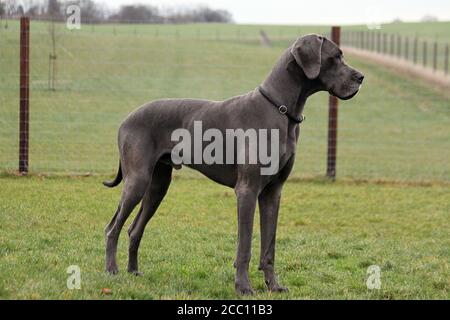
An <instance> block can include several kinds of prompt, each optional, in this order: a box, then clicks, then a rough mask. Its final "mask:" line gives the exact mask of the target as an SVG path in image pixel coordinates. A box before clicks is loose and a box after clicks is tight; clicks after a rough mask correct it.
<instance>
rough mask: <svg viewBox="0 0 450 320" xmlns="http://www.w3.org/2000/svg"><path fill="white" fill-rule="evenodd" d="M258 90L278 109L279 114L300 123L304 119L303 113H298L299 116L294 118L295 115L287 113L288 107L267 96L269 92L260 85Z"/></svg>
mask: <svg viewBox="0 0 450 320" xmlns="http://www.w3.org/2000/svg"><path fill="white" fill-rule="evenodd" d="M258 90H259V92H260V93H261V94H262V96H263V97H264V98H266V100H267V101H269V102H270V103H271V104H272V105H273V106H274V107H275V108H277V109H278V111H279V112H280V113H281V114H284V115H285V116H286V117H288V118H289V120H291V121H294V122H295V123H302V122H303V120H305V116H304V115H300V118H296V117H294V116H292V115H290V114H289V113H288V111H289V110H288V107H286V106H285V105H284V104H281V105H280V104H278V103H276V102H275V101H274V100H273V99H272V98H271V97H270V96H269V94H268V93H267V92H266V91H264V89H263V88H262V87H258Z"/></svg>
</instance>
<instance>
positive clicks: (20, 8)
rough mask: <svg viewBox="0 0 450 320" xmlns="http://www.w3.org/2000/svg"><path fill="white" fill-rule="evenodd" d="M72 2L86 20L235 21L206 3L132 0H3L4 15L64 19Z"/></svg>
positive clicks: (0, 7)
mask: <svg viewBox="0 0 450 320" xmlns="http://www.w3.org/2000/svg"><path fill="white" fill-rule="evenodd" d="M72 4H75V5H78V6H79V7H80V11H81V21H82V22H84V23H106V22H115V23H208V22H219V23H230V22H232V21H233V19H232V15H231V14H230V12H228V11H226V10H222V9H212V8H210V7H208V6H204V5H201V6H195V7H179V8H177V7H172V8H168V9H160V8H158V7H156V6H152V5H144V4H130V5H122V6H121V7H120V8H119V9H117V10H111V9H110V8H109V7H108V6H107V5H104V4H100V3H97V2H95V1H93V0H78V1H60V0H46V1H33V0H28V1H26V0H25V1H20V0H6V1H0V18H2V19H8V18H16V17H19V16H22V15H27V16H29V17H30V18H32V19H37V20H51V21H63V20H64V19H65V17H66V16H67V14H66V12H65V11H66V8H67V7H68V6H69V5H72Z"/></svg>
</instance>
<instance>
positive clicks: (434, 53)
mask: <svg viewBox="0 0 450 320" xmlns="http://www.w3.org/2000/svg"><path fill="white" fill-rule="evenodd" d="M437 51H438V44H437V42H436V41H435V42H434V45H433V71H436V70H437Z"/></svg>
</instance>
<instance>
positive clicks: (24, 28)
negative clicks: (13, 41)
mask: <svg viewBox="0 0 450 320" xmlns="http://www.w3.org/2000/svg"><path fill="white" fill-rule="evenodd" d="M29 56H30V20H29V18H28V17H21V18H20V112H19V121H20V122H19V172H20V173H25V174H26V173H28V141H29V140H28V133H29V131H28V129H29V126H28V124H29V122H28V121H29V76H30V73H29V71H30V68H29Z"/></svg>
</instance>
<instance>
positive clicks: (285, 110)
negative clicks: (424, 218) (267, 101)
mask: <svg viewBox="0 0 450 320" xmlns="http://www.w3.org/2000/svg"><path fill="white" fill-rule="evenodd" d="M278 111H280V113H281V114H286V112H287V111H288V108H287V107H286V106H285V105H281V106H279V107H278Z"/></svg>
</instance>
